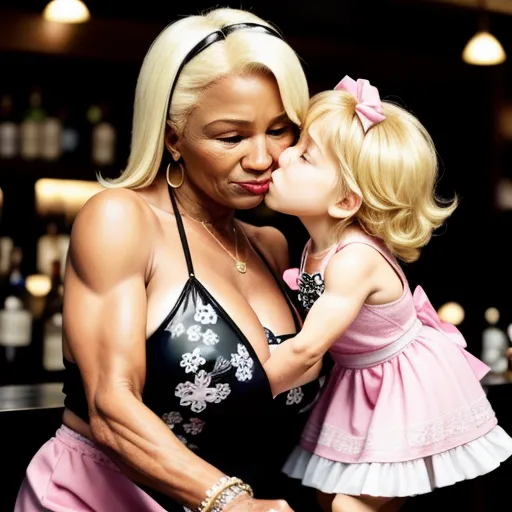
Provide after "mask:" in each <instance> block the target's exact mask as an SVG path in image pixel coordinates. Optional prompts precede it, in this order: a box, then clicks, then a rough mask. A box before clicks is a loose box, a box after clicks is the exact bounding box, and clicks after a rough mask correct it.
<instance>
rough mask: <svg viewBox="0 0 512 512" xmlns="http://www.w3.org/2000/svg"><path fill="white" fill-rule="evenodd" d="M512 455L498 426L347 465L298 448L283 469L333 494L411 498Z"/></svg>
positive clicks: (511, 445) (489, 468)
mask: <svg viewBox="0 0 512 512" xmlns="http://www.w3.org/2000/svg"><path fill="white" fill-rule="evenodd" d="M510 455H512V439H511V438H510V437H509V436H508V435H507V434H506V432H505V431H504V430H503V429H502V428H501V427H500V426H496V427H494V428H493V429H492V430H491V431H489V432H488V433H487V434H486V435H484V436H482V437H480V438H478V439H475V440H474V441H471V442H469V443H467V444H465V445H463V446H458V447H457V448H453V449H451V450H448V451H446V452H442V453H439V454H437V455H432V456H430V457H425V458H422V459H415V460H410V461H406V462H386V463H378V462H366V463H343V462H336V461H332V460H329V459H326V458H323V457H320V456H319V455H315V454H313V453H310V452H308V451H307V450H305V449H304V448H302V447H300V446H297V447H296V448H295V450H294V451H293V452H292V454H291V455H290V457H289V458H288V460H287V461H286V464H285V466H284V467H283V472H284V473H286V474H287V475H288V476H290V477H292V478H298V479H300V480H302V484H303V485H306V486H308V487H314V488H316V489H319V490H320V491H322V492H325V493H328V494H349V495H353V496H360V495H362V494H366V495H370V496H380V497H390V498H391V497H393V498H394V497H405V496H415V495H417V494H425V493H428V492H431V491H433V490H434V489H435V488H436V487H446V486H448V485H453V484H455V483H457V482H460V481H462V480H468V479H471V478H476V477H477V476H480V475H485V474H486V473H490V472H491V471H493V470H494V469H496V468H497V467H498V466H499V465H500V464H501V463H502V462H503V461H505V460H506V459H508V457H510Z"/></svg>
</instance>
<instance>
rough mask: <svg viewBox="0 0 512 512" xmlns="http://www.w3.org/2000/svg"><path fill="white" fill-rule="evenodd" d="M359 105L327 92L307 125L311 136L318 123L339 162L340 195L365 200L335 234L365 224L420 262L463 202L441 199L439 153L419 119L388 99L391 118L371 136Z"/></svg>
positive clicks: (318, 98)
mask: <svg viewBox="0 0 512 512" xmlns="http://www.w3.org/2000/svg"><path fill="white" fill-rule="evenodd" d="M356 105H357V99H356V98H355V97H354V96H353V95H352V94H349V93H347V92H344V91H325V92H322V93H319V94H317V95H315V96H314V97H313V98H311V102H310V108H309V111H308V114H307V116H306V120H305V122H304V130H305V131H307V130H308V129H309V127H310V126H311V125H312V124H313V123H315V129H318V130H319V131H318V133H319V139H320V140H319V141H317V142H318V143H319V144H321V145H322V150H324V151H326V152H327V153H328V154H330V155H331V156H332V157H334V158H335V159H336V161H337V162H338V163H339V170H340V180H339V184H340V192H341V193H342V194H346V193H347V192H350V191H352V192H354V193H355V194H357V195H358V196H359V197H360V198H361V206H360V208H359V209H358V211H357V212H356V213H355V214H354V215H353V216H352V217H351V218H349V219H346V220H343V221H341V222H340V224H339V225H338V226H336V228H335V232H333V236H334V237H336V239H338V238H339V236H340V235H341V231H342V230H343V229H344V228H345V227H346V226H347V225H348V224H351V223H353V222H357V223H358V224H359V225H360V226H361V228H362V229H363V230H364V231H365V232H367V233H368V234H369V235H371V236H375V237H378V238H380V239H381V240H383V241H384V243H385V244H386V246H387V247H388V248H389V250H390V251H391V252H392V253H393V254H395V256H396V257H398V258H399V259H401V260H403V261H406V262H412V261H415V260H417V259H418V258H419V255H420V248H421V247H423V246H425V245H426V244H427V243H428V241H429V240H430V238H431V236H432V233H433V231H434V230H435V229H437V228H438V227H440V226H441V225H442V224H443V222H444V221H445V220H446V219H447V218H448V217H449V216H450V215H451V214H452V213H453V211H454V210H455V208H456V207H457V197H455V198H454V199H453V200H451V201H443V200H441V199H440V198H438V197H437V196H436V193H435V186H436V182H437V174H438V161H437V154H436V150H435V147H434V143H433V142H432V139H431V137H430V135H429V134H428V132H427V130H426V129H425V127H424V126H423V125H422V124H421V123H420V122H419V121H418V119H417V118H416V117H415V116H413V115H412V114H410V113H409V112H407V111H406V110H405V109H403V108H401V107H400V106H397V105H395V104H393V103H390V102H387V101H383V102H382V107H383V114H384V115H385V116H386V119H385V120H384V121H382V122H380V123H378V124H376V125H374V126H373V127H371V128H370V130H369V131H368V132H367V133H366V134H365V133H364V131H363V128H362V125H361V122H360V120H359V118H358V117H357V115H356ZM317 121H318V123H317Z"/></svg>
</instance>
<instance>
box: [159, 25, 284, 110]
mask: <svg viewBox="0 0 512 512" xmlns="http://www.w3.org/2000/svg"><path fill="white" fill-rule="evenodd" d="M243 29H252V30H253V31H254V32H261V33H263V34H268V35H271V36H274V37H278V38H279V39H282V37H281V34H279V32H278V31H277V30H275V29H273V28H272V27H267V26H266V25H260V24H259V23H235V24H233V25H227V26H225V27H222V28H220V29H219V30H216V31H215V32H212V33H211V34H208V35H207V36H206V37H205V38H203V39H201V41H199V43H197V44H196V45H195V46H194V47H193V48H192V49H191V50H190V51H189V52H188V53H187V55H186V56H185V58H184V59H183V62H182V63H181V64H180V67H179V68H178V71H176V75H175V77H174V82H173V84H172V87H171V92H170V93H169V100H168V101H167V108H166V110H165V117H166V118H167V115H168V112H169V109H170V108H171V101H172V96H173V94H174V89H175V88H176V83H177V82H178V78H179V76H180V73H181V71H182V69H183V67H184V66H185V64H187V63H188V62H190V61H191V60H192V59H193V58H194V57H195V56H196V55H198V54H199V53H201V52H202V51H203V50H206V48H208V47H209V46H211V45H212V44H213V43H216V42H217V41H222V40H224V39H226V38H227V37H228V36H229V34H231V33H232V32H236V31H237V30H243Z"/></svg>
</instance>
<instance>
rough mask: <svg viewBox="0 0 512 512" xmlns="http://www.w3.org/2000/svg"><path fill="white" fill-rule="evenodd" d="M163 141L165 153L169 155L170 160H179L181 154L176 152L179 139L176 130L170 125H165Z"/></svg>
mask: <svg viewBox="0 0 512 512" xmlns="http://www.w3.org/2000/svg"><path fill="white" fill-rule="evenodd" d="M164 141H165V147H166V148H167V151H169V153H170V154H171V157H172V159H173V160H174V161H175V162H177V161H178V160H179V159H180V158H181V153H180V151H179V150H178V141H179V137H178V134H177V133H176V130H175V129H174V128H173V127H172V126H170V125H167V126H166V128H165V138H164Z"/></svg>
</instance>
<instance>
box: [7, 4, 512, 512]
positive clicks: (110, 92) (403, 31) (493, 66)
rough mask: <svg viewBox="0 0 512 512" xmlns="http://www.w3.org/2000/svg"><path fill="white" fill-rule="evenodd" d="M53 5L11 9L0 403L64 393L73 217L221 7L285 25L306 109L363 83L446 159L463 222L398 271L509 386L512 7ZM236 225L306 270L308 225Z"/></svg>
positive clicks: (272, 217)
mask: <svg viewBox="0 0 512 512" xmlns="http://www.w3.org/2000/svg"><path fill="white" fill-rule="evenodd" d="M74 1H75V2H78V0H74ZM58 3H59V4H61V6H62V4H64V7H66V8H68V9H71V8H73V5H71V6H70V4H73V0H58ZM52 4H54V5H53V6H52V7H49V9H53V8H54V7H56V5H55V2H52ZM47 5H48V2H47V1H46V0H43V1H36V0H2V1H0V203H1V216H0V301H1V302H0V390H1V389H2V388H1V387H2V386H3V387H5V389H7V387H8V386H11V385H18V386H20V385H34V384H42V383H56V384H57V385H58V383H59V382H60V379H61V370H62V353H61V348H60V342H61V338H60V337H61V320H62V316H61V308H62V269H63V265H64V260H65V257H66V252H67V247H68V243H69V235H70V231H71V227H72V223H73V220H74V218H75V215H76V213H77V211H78V209H79V208H80V207H81V205H82V204H83V203H84V202H85V201H86V200H87V199H88V198H89V197H91V196H92V195H93V194H95V193H97V192H98V191H99V190H100V187H99V186H98V185H97V183H96V181H95V179H96V174H97V173H98V172H101V173H102V174H103V175H105V176H116V175H118V174H119V172H121V170H122V169H123V168H124V166H125V164H126V161H127V157H128V150H129V140H130V131H131V118H132V105H133V97H134V90H135V84H136V79H137V74H138V71H139V67H140V65H141V63H142V59H143V57H144V55H145V53H146V51H147V50H148V48H149V45H150V44H151V42H152V41H153V39H154V38H155V37H156V36H157V35H158V33H159V32H160V31H161V30H162V28H163V27H164V26H165V25H167V24H168V23H170V22H171V21H173V20H175V19H176V18H177V17H179V16H183V15H189V14H194V13H197V12H199V11H202V10H205V9H208V8H211V7H218V6H229V7H242V8H244V9H248V10H251V11H253V12H254V13H255V14H257V15H259V16H260V17H262V18H264V19H267V20H268V21H271V22H272V23H274V24H275V25H277V26H278V27H279V28H280V29H281V30H282V32H283V33H284V35H285V37H286V39H287V40H288V41H289V42H290V43H291V45H292V46H293V47H294V48H295V50H296V51H297V53H298V54H299V56H300V57H301V59H302V62H303V65H304V69H305V72H306V75H307V77H308V80H309V84H310V89H311V93H312V94H314V93H316V92H319V91H321V90H324V89H330V88H333V87H334V85H336V83H337V82H338V81H339V80H340V79H341V78H342V77H343V76H344V75H346V74H348V75H350V76H351V77H352V78H354V79H355V78H360V77H362V78H367V79H369V80H370V81H371V82H372V84H374V85H376V86H377V87H378V88H379V90H380V93H381V97H382V98H383V99H388V100H391V101H394V102H397V103H399V104H401V105H402V106H404V107H406V108H407V109H409V110H410V111H412V112H413V113H414V114H416V115H417V116H418V117H419V119H420V120H421V121H422V122H423V124H424V125H425V126H426V128H427V129H428V130H429V132H430V134H431V135H432V137H433V140H434V142H435V144H436V147H437V150H438V154H439V161H440V181H439V189H438V190H439V194H440V195H441V196H442V197H446V198H450V197H452V196H453V195H454V194H456V195H457V196H458V197H459V199H460V206H459V208H458V209H457V210H456V212H455V213H454V215H453V217H452V218H450V219H449V221H448V223H447V225H446V226H445V227H444V228H442V229H441V230H440V231H439V232H438V233H436V234H435V236H434V238H433V240H432V241H431V243H430V244H429V245H428V246H427V247H426V249H425V250H424V252H423V254H422V257H421V258H420V260H419V261H418V262H416V263H414V264H408V265H405V266H404V268H405V271H406V273H407V275H408V277H409V279H410V282H411V285H412V286H415V285H417V284H421V285H422V286H423V288H424V289H425V290H426V292H427V294H428V295H429V297H430V299H431V301H432V303H433V305H434V307H436V309H438V310H439V311H440V312H441V313H442V315H443V317H444V318H446V319H447V320H449V321H452V322H453V323H455V324H457V325H458V327H459V328H460V330H461V331H462V332H463V334H464V335H465V337H466V339H467V342H468V347H469V350H470V351H471V352H472V353H474V354H475V355H478V356H480V355H482V353H484V355H485V357H486V358H487V360H488V361H489V362H492V364H493V365H494V366H493V370H494V372H493V373H494V374H495V376H497V377H500V378H502V380H501V381H499V379H498V380H497V381H496V382H498V381H499V382H504V381H505V382H506V381H507V375H510V373H507V363H506V359H504V358H503V353H504V350H505V349H506V348H507V347H508V346H510V336H511V335H512V328H510V327H509V326H510V325H511V324H512V296H511V294H512V266H511V262H510V259H509V258H510V249H509V244H510V239H511V238H512V0H487V1H485V2H483V1H480V0H374V1H370V0H315V1H311V0H307V1H295V2H293V3H289V2H284V1H281V0H244V1H238V2H230V1H224V2H221V3H214V2H212V1H209V2H208V1H196V0H186V1H184V2H162V1H161V0H145V1H144V2H134V3H133V4H132V5H130V3H128V2H121V1H105V0H101V1H100V0H97V1H91V0H86V1H85V4H81V7H80V5H79V6H78V8H79V9H82V11H83V10H84V9H85V10H87V13H86V14H88V15H89V18H88V19H84V20H82V21H81V22H78V23H71V22H58V21H48V20H47V19H45V18H44V17H43V11H45V8H47ZM75 7H76V5H75ZM46 12H48V11H46ZM53 14H54V15H55V11H54V12H53ZM57 14H58V13H57ZM475 36H477V37H476V38H475ZM507 54H508V58H507ZM240 216H241V217H242V218H244V219H246V220H249V221H251V222H254V223H256V224H273V225H275V226H277V227H279V228H280V229H281V230H282V231H283V232H284V233H285V234H286V235H287V237H288V240H289V243H290V251H291V258H292V263H293V264H294V265H297V264H298V262H299V257H300V252H301V250H302V247H303V245H304V243H305V241H306V237H307V235H306V232H305V230H304V228H303V227H302V225H301V224H300V223H299V222H298V221H296V220H295V219H293V218H290V217H287V216H283V215H279V214H275V213H273V212H270V211H268V210H267V209H265V208H264V207H261V208H258V209H257V210H256V211H252V212H241V213H240ZM503 378H505V380H503ZM508 380H509V381H510V379H508ZM24 389H25V388H24ZM52 389H54V388H52ZM12 396H14V395H12ZM504 396H505V397H508V394H507V395H504ZM506 400H508V398H506ZM502 403H504V404H506V405H504V407H505V408H506V407H508V402H502ZM0 405H1V404H0ZM493 405H495V404H493ZM0 408H1V407H0ZM17 424H19V423H16V425H17ZM4 425H5V424H4ZM13 425H14V423H13ZM27 453H28V452H27ZM0 510H4V509H3V508H2V506H1V505H0ZM5 510H8V508H6V509H5ZM464 510H466V508H465V509H464ZM467 510H469V509H467ZM475 510H476V508H475ZM479 510H480V509H479Z"/></svg>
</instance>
